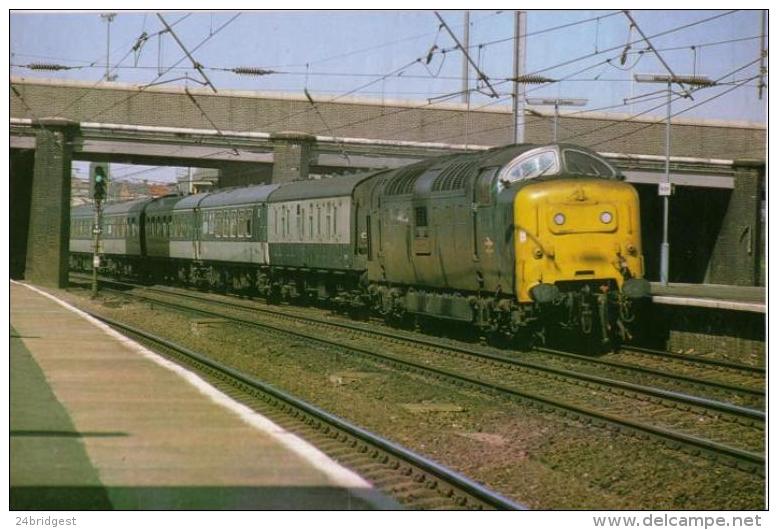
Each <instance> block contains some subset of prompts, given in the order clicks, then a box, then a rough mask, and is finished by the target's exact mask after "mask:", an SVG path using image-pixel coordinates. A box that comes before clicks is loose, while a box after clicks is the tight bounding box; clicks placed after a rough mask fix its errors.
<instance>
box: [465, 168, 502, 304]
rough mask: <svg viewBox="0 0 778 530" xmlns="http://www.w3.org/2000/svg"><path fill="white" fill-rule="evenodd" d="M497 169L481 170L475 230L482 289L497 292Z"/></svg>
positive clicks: (475, 256)
mask: <svg viewBox="0 0 778 530" xmlns="http://www.w3.org/2000/svg"><path fill="white" fill-rule="evenodd" d="M498 169H499V168H497V167H488V168H484V169H482V170H481V172H480V173H479V174H478V177H477V179H476V180H475V181H474V185H473V205H472V213H471V215H472V231H473V239H472V243H473V249H472V251H473V264H474V269H475V271H476V273H477V275H478V281H479V284H480V288H482V289H486V290H489V291H491V290H494V289H495V287H496V285H497V283H498V281H499V280H498V278H497V274H496V273H497V270H498V267H499V265H498V261H497V259H496V258H497V256H496V255H495V254H496V251H497V248H496V246H497V243H498V241H496V239H497V238H496V234H495V222H494V221H495V220H494V213H495V209H496V208H495V206H496V204H495V203H496V190H495V185H496V184H495V180H496V175H497V171H498Z"/></svg>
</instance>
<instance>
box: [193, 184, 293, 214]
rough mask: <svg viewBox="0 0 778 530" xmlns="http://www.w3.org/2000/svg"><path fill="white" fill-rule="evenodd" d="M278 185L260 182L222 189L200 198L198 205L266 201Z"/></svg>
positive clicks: (233, 204)
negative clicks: (253, 184) (258, 183)
mask: <svg viewBox="0 0 778 530" xmlns="http://www.w3.org/2000/svg"><path fill="white" fill-rule="evenodd" d="M279 186H280V184H262V185H259V186H248V187H245V188H229V189H226V190H223V191H218V192H215V193H210V194H208V196H207V197H205V198H203V199H202V201H201V202H200V207H201V208H211V207H215V206H238V205H243V204H255V203H258V202H265V201H267V197H268V195H270V194H271V193H273V191H274V190H276V189H277V188H278V187H279ZM190 207H191V206H190Z"/></svg>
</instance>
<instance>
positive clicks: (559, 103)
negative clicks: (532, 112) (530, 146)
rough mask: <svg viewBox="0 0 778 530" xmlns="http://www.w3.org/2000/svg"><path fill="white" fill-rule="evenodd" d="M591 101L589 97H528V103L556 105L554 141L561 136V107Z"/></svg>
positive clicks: (583, 104)
mask: <svg viewBox="0 0 778 530" xmlns="http://www.w3.org/2000/svg"><path fill="white" fill-rule="evenodd" d="M587 103H589V100H588V99H582V98H556V99H546V98H527V104H528V105H537V106H541V105H553V107H554V143H556V142H557V138H558V137H559V133H558V131H559V107H583V106H585V105H586V104H587Z"/></svg>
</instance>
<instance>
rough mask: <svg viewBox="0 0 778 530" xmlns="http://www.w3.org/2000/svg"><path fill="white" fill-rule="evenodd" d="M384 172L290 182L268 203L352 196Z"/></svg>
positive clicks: (273, 194) (274, 193) (271, 197)
mask: <svg viewBox="0 0 778 530" xmlns="http://www.w3.org/2000/svg"><path fill="white" fill-rule="evenodd" d="M382 171H384V170H381V171H372V172H364V173H357V174H355V175H347V176H344V177H332V178H324V179H321V180H299V181H295V182H289V183H288V184H284V185H283V186H281V187H280V188H278V189H277V190H276V191H274V192H273V193H271V194H270V198H269V199H268V202H281V201H293V200H300V199H322V198H325V197H341V196H344V195H351V194H352V193H353V191H354V188H355V187H356V186H357V185H358V184H360V183H361V182H363V181H365V180H367V179H368V178H370V177H372V176H374V175H377V174H378V173H381V172H382Z"/></svg>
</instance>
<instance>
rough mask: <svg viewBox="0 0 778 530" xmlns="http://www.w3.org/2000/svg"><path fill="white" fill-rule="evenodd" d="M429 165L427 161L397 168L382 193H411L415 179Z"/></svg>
mask: <svg viewBox="0 0 778 530" xmlns="http://www.w3.org/2000/svg"><path fill="white" fill-rule="evenodd" d="M430 165H431V164H429V163H427V164H414V165H412V166H410V167H407V168H403V169H401V170H399V171H398V172H397V174H396V175H394V177H393V178H392V179H391V180H390V181H389V183H388V184H387V185H386V188H385V190H386V191H384V194H385V195H406V194H408V193H413V186H414V184H416V179H417V178H419V175H421V174H422V173H424V172H425V171H426V170H427V168H428V167H429V166H430Z"/></svg>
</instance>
